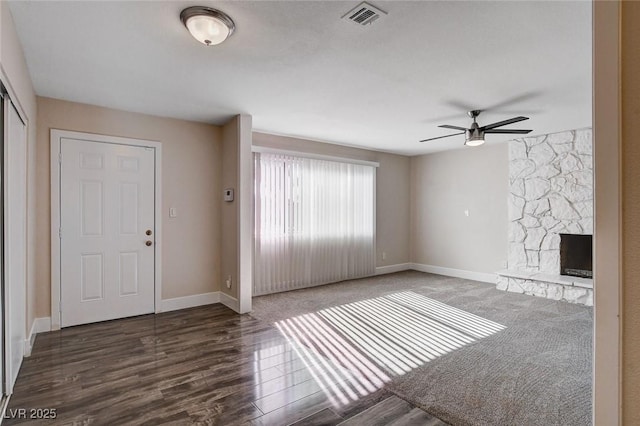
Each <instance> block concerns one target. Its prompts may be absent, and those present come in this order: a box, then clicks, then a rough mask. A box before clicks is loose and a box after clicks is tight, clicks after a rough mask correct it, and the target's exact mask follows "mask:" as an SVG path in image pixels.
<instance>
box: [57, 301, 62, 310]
mask: <svg viewBox="0 0 640 426" xmlns="http://www.w3.org/2000/svg"><path fill="white" fill-rule="evenodd" d="M58 312H62V300H60V301H59V302H58Z"/></svg>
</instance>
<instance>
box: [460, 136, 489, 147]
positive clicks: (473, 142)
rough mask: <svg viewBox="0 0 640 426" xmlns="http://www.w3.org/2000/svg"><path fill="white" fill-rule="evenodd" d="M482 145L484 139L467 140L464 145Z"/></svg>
mask: <svg viewBox="0 0 640 426" xmlns="http://www.w3.org/2000/svg"><path fill="white" fill-rule="evenodd" d="M483 143H484V137H476V138H471V139H467V140H466V141H465V142H464V144H465V145H467V146H480V145H482V144H483Z"/></svg>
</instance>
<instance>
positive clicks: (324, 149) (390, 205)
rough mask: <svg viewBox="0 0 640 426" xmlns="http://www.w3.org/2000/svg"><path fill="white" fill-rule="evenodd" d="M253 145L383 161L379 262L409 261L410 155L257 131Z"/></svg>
mask: <svg viewBox="0 0 640 426" xmlns="http://www.w3.org/2000/svg"><path fill="white" fill-rule="evenodd" d="M253 145H256V146H264V147H270V148H276V149H284V150H292V151H300V152H307V153H314V154H320V155H330V156H334V157H344V158H352V159H356V160H366V161H377V162H379V163H380V167H378V171H377V176H376V201H377V203H376V204H377V205H376V251H377V253H376V264H377V266H379V267H380V266H388V265H396V264H401V263H407V262H409V186H410V185H409V182H410V181H409V166H410V159H409V157H405V156H402V155H395V154H387V153H383V152H377V151H369V150H365V149H359V148H351V147H346V146H342V145H334V144H328V143H321V142H315V141H310V140H305V139H297V138H290V137H284V136H276V135H268V134H264V133H257V132H254V133H253ZM383 252H384V253H386V259H384V260H383V259H382V253H383Z"/></svg>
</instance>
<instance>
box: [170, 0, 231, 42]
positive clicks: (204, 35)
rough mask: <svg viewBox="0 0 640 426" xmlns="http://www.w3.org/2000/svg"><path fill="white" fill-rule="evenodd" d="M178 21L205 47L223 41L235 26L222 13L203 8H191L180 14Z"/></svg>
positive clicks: (227, 16)
mask: <svg viewBox="0 0 640 426" xmlns="http://www.w3.org/2000/svg"><path fill="white" fill-rule="evenodd" d="M180 20H181V21H182V23H183V24H184V26H185V27H187V29H188V30H189V32H190V33H191V35H192V36H193V38H195V39H196V40H198V41H199V42H200V43H202V44H205V45H207V46H214V45H216V44H220V43H222V42H223V41H225V40H226V39H227V38H228V37H229V36H230V35H231V34H233V31H234V30H235V29H236V25H235V24H234V23H233V20H232V19H231V18H230V17H229V15H227V14H226V13H224V12H221V11H219V10H217V9H212V8H210V7H205V6H192V7H188V8H186V9H184V10H183V11H182V12H180Z"/></svg>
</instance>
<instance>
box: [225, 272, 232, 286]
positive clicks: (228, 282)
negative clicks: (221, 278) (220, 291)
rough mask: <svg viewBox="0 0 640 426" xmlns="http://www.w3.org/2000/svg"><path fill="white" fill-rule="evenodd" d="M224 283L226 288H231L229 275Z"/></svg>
mask: <svg viewBox="0 0 640 426" xmlns="http://www.w3.org/2000/svg"><path fill="white" fill-rule="evenodd" d="M226 284H227V288H231V275H229V276H228V277H227V281H226Z"/></svg>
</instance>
